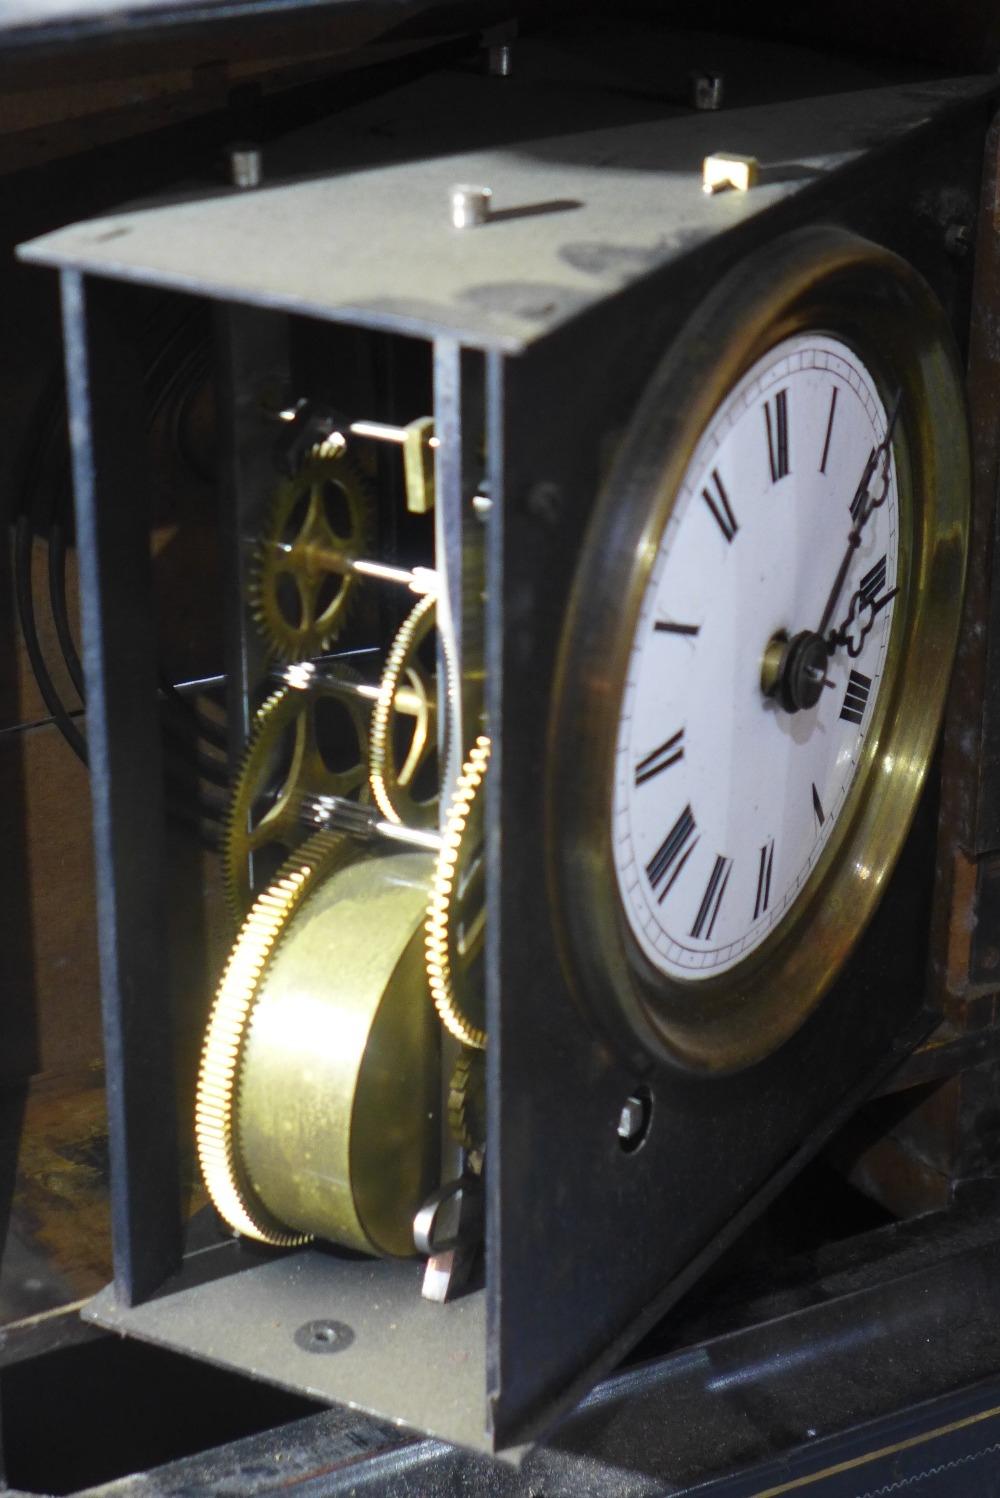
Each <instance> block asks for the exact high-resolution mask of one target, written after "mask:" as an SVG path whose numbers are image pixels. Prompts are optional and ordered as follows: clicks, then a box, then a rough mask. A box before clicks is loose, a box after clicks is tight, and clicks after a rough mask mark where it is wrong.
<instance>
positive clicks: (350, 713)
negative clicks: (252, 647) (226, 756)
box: [222, 663, 369, 920]
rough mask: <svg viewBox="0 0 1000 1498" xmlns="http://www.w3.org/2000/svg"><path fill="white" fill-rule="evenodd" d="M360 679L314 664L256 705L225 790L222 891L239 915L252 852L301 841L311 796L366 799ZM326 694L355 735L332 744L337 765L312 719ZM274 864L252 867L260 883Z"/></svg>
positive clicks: (247, 896) (338, 667)
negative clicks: (297, 682)
mask: <svg viewBox="0 0 1000 1498" xmlns="http://www.w3.org/2000/svg"><path fill="white" fill-rule="evenodd" d="M360 681H361V677H360V676H359V675H358V673H357V672H356V671H352V670H351V668H350V667H349V666H345V665H342V664H339V663H334V664H331V665H328V666H327V667H326V668H325V669H324V671H323V672H319V671H316V672H313V673H312V674H311V676H310V677H309V678H308V681H307V682H306V684H305V685H303V686H301V687H296V686H287V687H282V688H281V690H280V691H277V692H275V693H274V694H273V695H272V696H271V697H269V698H268V699H267V701H266V702H265V703H264V704H263V706H262V707H261V708H260V710H259V711H258V712H257V714H256V716H255V718H254V722H253V727H252V729H251V732H250V739H249V742H248V744H247V748H246V752H245V754H244V757H243V764H242V767H241V769H240V772H239V774H238V776H237V778H236V782H235V784H234V786H233V790H232V794H231V795H230V798H229V805H228V807H227V809H226V820H225V825H224V828H223V838H222V864H223V873H224V876H225V884H226V894H227V897H228V899H229V904H230V908H231V909H232V912H233V914H234V916H235V917H236V919H237V920H242V918H243V916H244V915H245V914H246V911H247V909H248V908H249V906H250V903H251V901H252V899H253V890H252V889H251V887H250V873H249V867H250V860H251V857H252V856H253V855H260V854H261V853H262V852H264V851H265V850H268V849H271V848H281V849H283V850H284V853H283V855H282V856H283V857H284V856H287V854H288V853H290V852H291V850H292V849H293V848H296V847H298V846H299V845H300V844H301V843H303V842H304V841H305V839H306V837H307V836H308V830H307V827H306V825H305V822H304V817H303V812H304V809H305V807H306V804H307V803H308V801H309V800H310V799H311V798H312V797H316V796H344V797H352V796H353V797H356V798H357V799H358V800H359V801H367V800H368V797H369V786H368V715H369V708H368V704H367V703H366V702H364V701H363V700H362V699H361V698H360V697H359V696H358V695H357V694H356V693H355V692H353V691H352V690H351V688H352V687H353V686H354V685H356V684H357V683H358V682H360ZM329 701H334V702H337V703H338V704H339V705H340V706H341V708H342V709H343V721H344V723H345V725H346V726H347V727H348V728H349V733H350V738H351V740H352V741H353V742H351V743H349V744H347V745H346V748H345V750H343V751H342V750H341V749H340V747H339V746H338V754H337V760H338V762H339V767H338V768H335V769H331V768H330V764H329V763H328V762H327V760H326V759H324V757H323V752H322V749H321V747H320V745H321V738H322V735H321V733H320V731H319V725H318V723H317V713H318V712H319V711H320V710H321V704H322V703H324V702H329ZM327 747H328V749H329V746H327ZM355 756H356V757H355ZM261 805H263V806H264V810H263V811H262V812H261V811H259V808H260V807H261ZM273 870H274V863H273V862H272V865H271V870H270V872H269V871H268V870H267V869H266V868H265V870H264V871H263V877H261V875H260V874H257V876H256V878H255V884H256V887H257V888H258V889H259V888H261V887H263V885H264V884H266V882H267V880H268V878H269V877H270V873H272V872H273Z"/></svg>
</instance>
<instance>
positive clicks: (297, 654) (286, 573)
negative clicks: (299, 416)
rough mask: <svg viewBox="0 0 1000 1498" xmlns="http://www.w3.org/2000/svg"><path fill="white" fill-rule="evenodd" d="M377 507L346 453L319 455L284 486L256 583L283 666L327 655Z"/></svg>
mask: <svg viewBox="0 0 1000 1498" xmlns="http://www.w3.org/2000/svg"><path fill="white" fill-rule="evenodd" d="M370 516H371V503H370V499H369V495H368V491H367V489H366V487H365V483H364V480H363V479H362V477H361V475H360V473H359V472H358V470H357V469H356V468H355V466H354V465H353V463H352V462H351V460H350V459H349V458H348V457H346V456H345V454H344V453H343V452H342V451H333V452H331V451H328V450H327V451H320V450H318V449H314V450H313V451H312V453H310V455H309V456H308V457H307V458H306V460H305V462H304V463H303V464H302V466H301V468H300V469H299V471H298V472H297V473H296V474H295V476H294V478H290V479H285V480H284V481H283V482H282V483H281V484H280V485H279V486H278V490H277V492H276V494H275V496H274V500H273V502H272V505H271V510H270V514H269V515H268V518H267V523H266V525H265V527H264V532H263V535H262V537H261V541H260V545H259V547H258V551H257V559H256V567H255V570H254V575H253V578H252V580H251V584H250V596H251V603H252V607H253V611H254V615H255V617H256V620H257V624H258V626H259V628H260V630H261V633H262V634H263V635H264V637H265V639H266V640H267V641H268V642H269V644H270V646H271V649H272V651H273V652H274V654H275V656H277V658H278V659H279V660H287V661H300V660H304V659H305V658H306V657H307V656H315V655H321V654H322V652H323V651H324V650H326V649H327V647H328V646H329V645H330V644H331V643H332V642H333V641H334V640H335V639H336V637H337V635H338V634H339V632H340V629H341V627H342V625H343V623H344V618H345V615H346V612H347V609H348V606H349V604H350V599H351V594H352V592H353V591H354V589H355V587H356V586H357V581H358V579H357V576H356V575H354V574H352V572H351V571H350V563H351V562H352V561H354V560H355V558H357V557H359V556H361V555H363V553H364V551H365V550H366V543H367V540H368V534H369V526H370Z"/></svg>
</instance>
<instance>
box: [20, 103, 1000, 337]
mask: <svg viewBox="0 0 1000 1498" xmlns="http://www.w3.org/2000/svg"><path fill="white" fill-rule="evenodd" d="M993 87H994V85H993V83H992V81H991V80H988V79H959V80H950V81H944V82H929V83H924V84H921V85H913V84H911V85H907V86H905V87H901V88H893V89H879V90H872V91H861V92H858V93H853V94H850V95H848V96H843V95H838V94H830V95H827V96H824V97H819V98H810V99H800V100H792V101H787V102H784V103H780V104H768V105H766V106H763V107H759V108H749V109H740V110H733V111H731V112H728V113H726V114H725V116H724V117H723V118H720V117H718V116H715V115H713V114H707V115H706V114H696V115H693V116H692V115H691V114H690V113H689V112H687V111H684V112H683V113H674V114H673V116H672V117H668V118H658V119H652V120H644V121H642V122H641V123H638V124H629V125H623V126H621V127H618V128H612V129H599V130H593V131H587V130H580V131H578V132H577V133H573V134H552V135H540V136H539V137H536V138H533V139H529V140H518V139H517V137H518V134H519V131H518V122H519V101H520V103H521V108H522V109H523V108H525V107H527V104H526V103H525V101H529V102H530V104H531V108H532V109H536V108H537V96H536V95H533V94H532V92H531V91H530V90H528V91H526V92H525V93H524V94H523V95H515V96H514V97H513V102H510V101H507V102H504V103H503V104H502V105H501V106H499V120H500V126H499V132H498V123H497V119H496V118H494V117H493V116H490V117H489V119H488V120H487V121H486V122H483V121H482V120H481V114H482V81H481V80H480V79H476V78H474V77H465V76H462V75H460V74H450V75H449V74H441V75H436V76H434V77H431V78H428V79H425V80H422V81H421V82H419V83H417V84H414V85H412V86H411V87H410V88H408V89H404V90H400V91H397V92H396V93H395V94H393V95H389V96H387V97H386V100H384V101H381V102H380V104H379V107H378V108H377V109H376V108H374V107H373V106H367V107H366V109H364V110H362V111H360V112H358V115H357V118H356V120H355V117H354V116H352V115H348V116H345V117H342V119H341V121H339V122H338V123H336V124H335V125H333V126H329V127H326V129H325V130H322V131H309V132H303V133H302V135H301V136H298V137H294V138H291V139H290V140H289V141H288V142H286V143H285V144H284V145H283V147H282V148H281V150H280V152H279V151H277V150H276V151H275V152H274V153H273V154H272V155H271V156H270V157H269V156H268V155H267V154H266V153H265V158H264V186H263V187H261V188H260V189H258V190H256V191H252V192H241V191H240V190H238V189H232V190H227V191H225V192H221V193H215V194H211V195H208V194H205V193H199V194H197V195H192V196H191V197H189V198H188V199H187V200H184V201H176V202H173V203H170V204H166V205H163V206H154V207H149V208H144V209H138V210H134V211H130V212H124V213H117V214H113V215H110V216H107V217H104V218H99V219H95V220H92V221H90V222H88V223H83V224H78V225H76V226H74V227H73V228H70V229H66V230H62V231H59V232H57V233H55V234H49V235H45V236H43V237H42V238H41V239H37V240H35V241H33V242H32V243H31V244H30V245H28V246H26V247H25V248H24V249H23V250H22V254H23V255H24V257H25V258H27V259H30V260H32V261H35V262H38V263H41V264H49V265H59V266H64V267H70V266H72V267H75V268H77V269H80V270H83V271H86V272H93V273H95V274H100V275H105V276H111V277H116V278H121V279H126V280H141V281H143V282H149V283H153V284H157V285H160V286H164V287H174V288H176V289H178V290H184V291H191V292H197V293H199V294H203V295H209V296H215V297H220V298H224V299H227V300H240V301H245V302H249V303H252V304H255V305H260V306H266V307H282V308H287V309H289V310H292V311H297V312H302V313H311V314H314V315H317V316H323V317H336V318H339V319H344V320H347V321H351V322H355V323H358V324H361V325H364V326H370V327H379V328H389V329H393V330H396V331H399V332H404V333H414V334H423V335H425V336H437V335H448V334H453V335H460V336H461V338H462V340H463V342H464V343H466V344H467V345H469V346H474V347H482V348H494V349H504V350H507V351H517V350H520V349H523V348H525V347H527V346H528V345H530V344H532V343H533V342H535V341H536V340H538V339H539V338H541V337H543V336H544V335H546V334H548V333H551V332H552V331H553V330H555V329H556V328H559V327H560V326H563V325H565V324H566V323H568V322H570V321H571V320H572V319H574V318H576V317H578V316H580V314H581V313H583V312H585V311H586V310H587V309H588V308H589V307H592V306H594V305H596V304H598V303H599V302H601V301H603V300H605V299H606V298H607V297H608V296H609V295H610V294H613V293H614V292H616V291H618V290H621V289H623V288H625V287H627V286H629V285H631V284H633V283H636V282H638V281H639V280H641V279H642V278H644V277H646V276H648V275H649V274H650V273H651V272H653V271H655V270H657V269H658V268H661V267H665V266H667V265H669V264H670V263H671V262H672V261H674V260H676V259H678V258H680V257H681V256H683V255H686V254H689V253H690V252H691V251H692V250H693V249H696V248H697V246H698V245H699V244H700V243H702V242H706V243H707V242H708V241H709V240H710V239H713V238H715V237H717V236H718V235H719V234H720V233H724V232H727V231H731V230H737V229H739V228H741V227H742V226H744V225H746V224H748V222H751V221H752V220H754V219H755V218H756V217H757V216H758V215H759V214H760V213H761V212H764V211H766V210H768V209H772V208H774V206H775V205H776V204H777V203H779V202H782V201H784V200H786V199H790V198H794V197H796V196H798V195H800V194H803V193H807V192H809V191H810V189H811V188H813V187H815V185H816V184H817V183H819V182H820V181H822V179H823V178H824V176H825V175H826V174H828V173H829V172H830V171H831V170H833V169H835V168H836V169H838V170H840V169H843V168H845V167H848V166H850V165H851V164H852V163H853V162H855V161H860V160H861V159H862V157H864V156H867V157H868V158H869V159H870V156H871V151H872V149H873V147H877V146H878V145H880V144H883V143H886V144H887V143H889V142H891V141H892V140H893V139H894V138H896V137H898V136H900V135H903V134H908V133H910V132H912V131H913V130H915V129H917V128H919V127H920V126H921V125H923V124H924V123H926V122H928V121H932V120H933V119H934V118H935V117H936V116H938V115H940V114H941V113H942V112H946V111H947V110H948V109H949V108H953V107H954V106H955V105H956V103H959V102H961V101H963V100H975V99H980V98H982V99H985V98H986V97H987V95H988V94H989V92H990V91H991V90H992V89H993ZM662 112H663V113H664V114H666V113H667V107H664V109H663V111H662ZM442 115H450V117H451V118H452V119H468V120H469V122H470V124H469V128H468V129H467V130H465V131H463V134H464V135H465V137H466V138H467V139H475V138H476V136H475V131H476V130H477V128H478V129H479V130H480V132H481V137H482V136H485V138H486V139H488V140H490V141H491V142H497V138H498V133H499V136H500V142H501V143H492V144H490V145H488V146H487V147H486V148H485V149H481V150H470V151H466V152H462V153H457V154H453V153H451V152H442V150H441V145H440V138H439V136H437V135H436V133H435V132H436V130H439V129H440V121H441V117H442ZM477 118H478V120H479V123H478V125H477ZM574 118H576V119H579V121H580V123H581V124H582V123H583V120H584V119H585V118H586V116H585V115H584V114H583V113H582V111H581V112H580V114H578V115H577V116H574ZM427 119H429V120H430V121H431V124H430V125H427V124H426V123H425V121H426V120H427ZM400 125H402V127H403V132H404V134H403V138H404V139H405V155H406V156H407V157H409V158H411V159H408V160H405V161H402V162H397V163H394V164H390V165H375V164H369V165H365V162H366V160H367V161H369V162H371V161H372V160H373V153H374V159H376V160H377V159H378V158H379V157H381V158H383V159H384V157H385V155H386V146H385V133H386V130H387V129H388V130H389V134H390V136H397V135H398V134H399V132H400ZM505 125H506V130H505V129H504V126H505ZM553 127H554V120H553V121H552V122H551V123H550V126H549V128H553ZM522 128H523V127H522ZM378 129H380V130H381V134H380V136H376V138H374V139H373V135H375V131H376V130H378ZM505 134H506V139H507V140H508V141H510V140H513V142H514V143H513V144H504V143H502V142H503V138H504V135H505ZM720 137H722V139H721V140H720ZM453 138H454V137H453V136H452V139H453ZM721 145H725V147H726V149H730V150H734V149H738V150H739V151H740V152H741V153H743V154H750V155H754V156H757V157H758V158H759V160H760V162H761V176H760V185H759V186H758V187H756V188H755V189H754V190H753V191H751V192H749V193H745V194H739V193H735V192H729V193H720V194H717V195H714V196H706V194H705V193H703V192H702V188H701V164H702V159H703V157H704V156H705V155H707V154H708V153H709V152H712V151H716V150H718V149H719V148H720V146H721ZM435 151H438V152H439V153H440V154H436V155H435V154H434V152H435ZM389 153H390V154H393V153H395V154H397V155H398V154H399V144H398V141H397V144H396V145H395V146H392V145H390V148H389ZM293 172H295V173H299V174H303V173H307V172H308V173H316V174H317V175H310V176H301V175H300V177H299V180H295V181H289V180H288V175H289V174H290V173H293ZM324 173H325V175H324ZM457 182H468V183H482V184H486V185H488V186H490V187H491V189H492V192H493V199H492V204H493V207H492V214H491V218H490V220H489V222H487V223H486V224H484V225H482V226H480V227H478V228H474V229H467V230H461V229H455V228H454V227H453V226H452V224H451V221H450V216H449V212H448V193H449V189H450V187H451V186H452V185H453V184H455V183H457ZM269 183H271V184H273V185H268V184H269ZM293 224H298V225H301V226H308V232H301V233H289V232H288V231H289V226H290V225H293Z"/></svg>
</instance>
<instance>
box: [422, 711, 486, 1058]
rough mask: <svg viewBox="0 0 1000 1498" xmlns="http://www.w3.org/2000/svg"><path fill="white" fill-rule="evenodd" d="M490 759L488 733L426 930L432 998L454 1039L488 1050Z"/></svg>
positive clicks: (437, 876) (443, 860)
mask: <svg viewBox="0 0 1000 1498" xmlns="http://www.w3.org/2000/svg"><path fill="white" fill-rule="evenodd" d="M489 758H490V741H489V739H488V738H487V737H486V735H485V734H481V735H480V737H479V738H478V739H477V740H476V742H475V744H474V746H473V748H472V752H471V754H470V755H469V758H468V759H467V760H466V762H465V764H464V765H463V767H462V772H461V774H460V775H459V777H458V783H457V785H456V787H455V794H454V796H453V797H452V801H451V805H450V806H449V808H448V816H447V818H446V820H445V826H444V831H443V833H442V836H441V851H440V852H439V854H438V857H437V863H436V866H435V869H434V879H433V882H432V885H431V898H430V902H429V904H428V906H427V921H426V924H425V928H424V953H425V960H426V965H427V981H428V984H429V985H430V991H431V998H432V999H433V1000H434V1007H435V1009H436V1010H437V1012H438V1015H439V1016H440V1019H441V1022H442V1024H443V1025H444V1027H445V1029H446V1030H447V1031H448V1032H449V1034H451V1035H454V1037H455V1039H456V1040H460V1041H461V1042H462V1044H463V1045H466V1046H471V1047H472V1048H473V1049H474V1050H477V1051H482V1050H485V1049H486V1020H485V1003H484V993H483V982H482V962H481V959H482V952H483V939H484V935H485V928H486V899H485V868H484V856H483V853H484V849H483V834H484V823H483V800H482V796H481V795H479V794H478V793H479V791H480V788H481V786H482V783H483V780H484V778H485V776H486V767H487V765H488V763H489Z"/></svg>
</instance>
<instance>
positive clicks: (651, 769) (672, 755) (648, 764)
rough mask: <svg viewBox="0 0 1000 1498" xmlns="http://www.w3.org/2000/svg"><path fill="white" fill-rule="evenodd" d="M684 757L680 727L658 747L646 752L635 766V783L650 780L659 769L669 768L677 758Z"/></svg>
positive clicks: (682, 735)
mask: <svg viewBox="0 0 1000 1498" xmlns="http://www.w3.org/2000/svg"><path fill="white" fill-rule="evenodd" d="M683 758H684V730H683V728H682V729H680V730H679V731H678V732H677V733H675V734H674V736H673V738H670V739H667V742H666V743H665V744H661V745H660V747H659V748H658V749H654V750H653V751H652V753H651V754H647V755H646V758H645V759H641V760H640V761H639V763H638V764H637V765H636V767H635V783H636V785H642V784H643V782H644V781H646V780H651V779H652V778H653V776H654V775H659V773H660V771H661V770H669V769H670V766H671V765H675V764H676V763H677V761H678V760H679V759H683Z"/></svg>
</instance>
